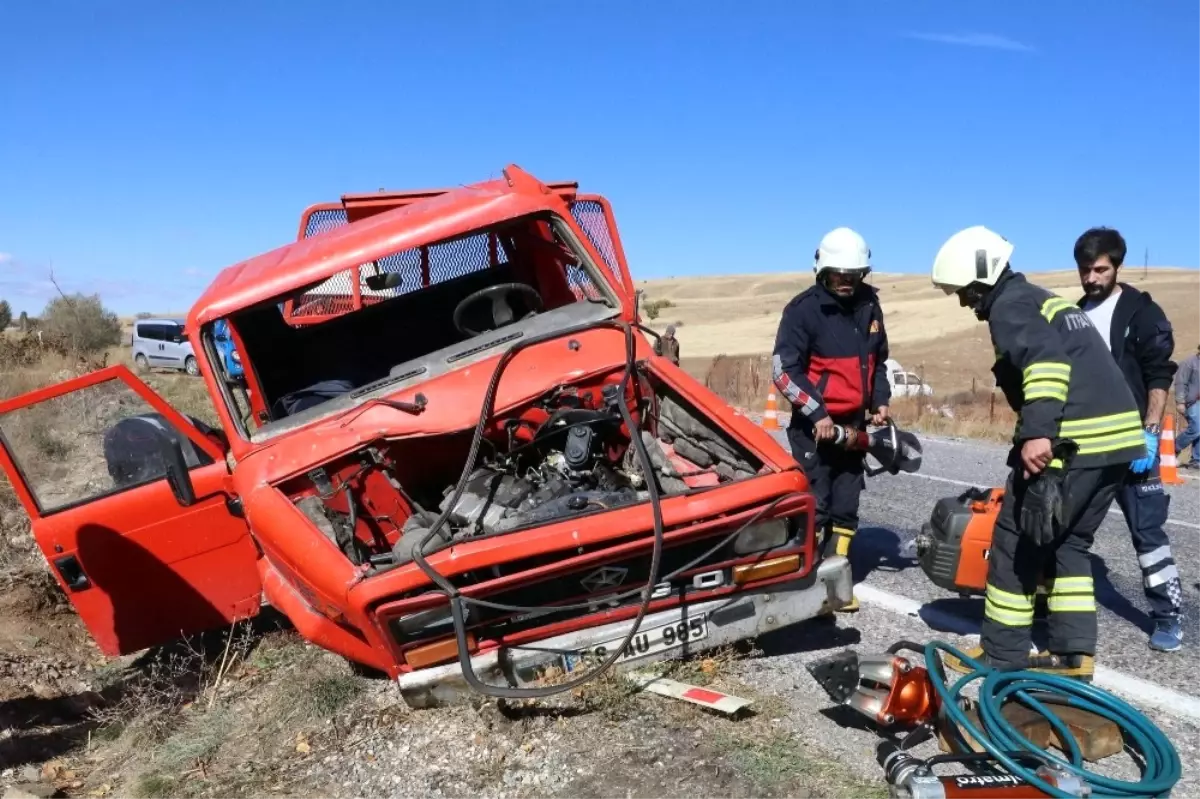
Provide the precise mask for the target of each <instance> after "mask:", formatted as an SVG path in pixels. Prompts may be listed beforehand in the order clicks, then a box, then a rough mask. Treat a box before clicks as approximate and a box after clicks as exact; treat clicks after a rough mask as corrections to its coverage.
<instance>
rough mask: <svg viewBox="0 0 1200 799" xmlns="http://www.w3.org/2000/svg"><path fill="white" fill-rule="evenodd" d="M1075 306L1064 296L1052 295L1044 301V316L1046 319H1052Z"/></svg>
mask: <svg viewBox="0 0 1200 799" xmlns="http://www.w3.org/2000/svg"><path fill="white" fill-rule="evenodd" d="M1074 307H1075V306H1074V305H1072V304H1071V303H1069V302H1067V301H1066V300H1064V299H1063V298H1062V297H1051V298H1050V299H1048V300H1046V301H1045V302H1043V303H1042V316H1043V317H1045V319H1046V321H1047V322H1049V321H1052V320H1053V319H1054V317H1056V316H1058V315H1059V314H1060V313H1062V312H1063V311H1066V310H1069V309H1071V308H1074Z"/></svg>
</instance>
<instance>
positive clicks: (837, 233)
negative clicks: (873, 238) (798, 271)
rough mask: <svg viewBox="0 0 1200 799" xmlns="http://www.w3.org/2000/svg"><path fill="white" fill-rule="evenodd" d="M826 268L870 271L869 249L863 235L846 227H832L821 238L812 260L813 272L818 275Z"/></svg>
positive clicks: (865, 272)
mask: <svg viewBox="0 0 1200 799" xmlns="http://www.w3.org/2000/svg"><path fill="white" fill-rule="evenodd" d="M826 269H832V270H834V271H837V272H857V273H858V274H860V275H865V274H867V273H868V272H870V271H871V250H870V248H868V247H867V242H866V241H864V240H863V237H862V236H860V235H858V233H856V232H855V231H853V230H851V229H850V228H848V227H839V228H834V229H833V230H831V231H829V232H828V233H826V234H825V235H824V236H823V237H822V238H821V243H820V244H818V245H817V252H816V255H815V256H814V260H813V272H815V273H816V275H817V276H818V277H820V275H821V273H822V272H824V271H825V270H826Z"/></svg>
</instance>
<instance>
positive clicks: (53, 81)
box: [0, 0, 1200, 313]
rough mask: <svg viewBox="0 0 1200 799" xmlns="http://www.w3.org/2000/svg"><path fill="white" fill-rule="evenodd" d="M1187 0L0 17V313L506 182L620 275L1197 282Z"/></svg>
mask: <svg viewBox="0 0 1200 799" xmlns="http://www.w3.org/2000/svg"><path fill="white" fill-rule="evenodd" d="M1198 31H1200V4H1197V3H1196V2H1195V0H1156V2H1147V3H1139V2H1130V0H1122V1H1120V2H1117V1H1115V0H1090V1H1089V2H1087V3H1084V2H1005V3H1001V2H987V3H985V2H971V3H967V2H916V1H914V2H890V3H888V2H883V0H875V1H874V2H865V1H861V2H851V1H848V2H840V3H817V2H802V1H800V0H796V1H795V2H778V3H766V2H746V3H740V4H736V5H735V4H733V3H719V4H718V3H697V2H693V3H682V2H656V3H634V2H615V1H614V2H608V3H601V2H593V3H552V2H541V3H535V2H526V1H525V0H508V1H507V2H500V0H494V1H493V2H457V3H456V2H449V0H447V2H439V3H433V2H426V3H416V2H411V3H405V2H383V1H382V0H379V1H376V0H356V2H352V3H332V2H329V1H328V0H325V1H324V2H319V3H318V2H310V0H287V1H286V2H285V1H284V0H276V1H275V2H268V1H267V0H259V1H258V2H241V3H235V2H226V1H225V0H212V2H204V3H162V2H149V1H148V0H147V1H143V0H111V1H110V2H99V1H98V0H76V2H65V1H57V0H44V1H43V0H9V2H6V3H4V4H3V6H2V7H0V59H2V64H3V69H2V70H0V112H2V113H0V253H3V255H0V262H2V263H0V296H5V297H7V298H9V299H10V301H11V302H12V304H13V306H14V307H15V308H16V309H17V310H21V309H27V310H29V311H30V312H31V313H34V312H37V311H38V310H40V308H41V306H42V305H43V304H44V302H45V300H46V299H47V298H48V296H50V293H51V292H52V291H53V289H52V287H50V286H49V285H48V283H47V282H46V276H47V272H48V270H49V268H51V267H52V268H53V270H54V274H55V276H56V278H57V279H58V281H59V282H60V284H61V285H62V286H63V288H64V289H66V290H67V291H74V290H81V291H87V292H91V291H99V292H100V293H101V294H102V296H103V297H104V298H105V301H106V303H107V304H109V305H110V306H111V307H113V308H114V309H117V310H119V311H122V312H133V311H138V310H157V311H164V310H185V309H186V308H187V306H188V305H189V304H190V302H191V301H192V300H193V299H194V298H195V297H196V296H197V294H198V293H199V292H200V291H201V290H202V289H203V287H204V285H205V284H206V283H207V281H208V279H210V278H211V277H212V276H213V275H215V274H216V272H217V271H218V270H219V269H221V268H222V267H224V266H227V265H229V264H232V263H235V262H237V261H239V260H242V259H244V258H246V257H249V256H252V255H255V254H257V253H260V252H263V251H266V250H269V249H272V248H274V247H276V246H278V245H280V244H283V243H286V242H287V241H289V240H290V239H291V238H292V237H294V235H295V229H296V223H297V219H298V217H299V214H300V211H301V210H302V209H303V208H304V207H305V206H307V205H309V204H310V203H313V202H318V201H323V200H333V199H336V198H337V197H338V196H339V195H341V194H342V193H344V192H353V191H371V190H374V189H377V188H380V187H385V186H386V187H388V188H417V187H422V188H423V187H428V186H442V185H453V184H459V183H468V182H472V181H475V180H479V179H485V178H488V177H492V176H495V175H497V174H498V172H499V170H500V169H501V168H502V167H503V166H504V165H505V164H507V163H510V162H515V163H518V164H520V165H521V166H523V167H525V168H526V169H528V170H530V171H531V172H533V173H534V174H535V175H537V176H539V177H542V178H543V179H546V180H560V179H577V180H579V181H581V183H582V184H583V186H584V187H585V188H586V189H588V190H593V191H598V192H600V193H602V194H605V195H607V196H608V197H609V199H610V200H611V201H612V202H613V204H614V206H615V210H616V213H617V218H618V221H619V223H620V225H621V230H622V233H623V236H624V241H625V246H626V252H627V254H628V256H629V258H630V260H631V266H632V269H633V271H634V274H635V276H636V277H639V278H641V277H665V276H670V275H683V274H720V273H730V272H741V271H777V270H795V269H809V268H811V258H812V252H813V249H814V248H815V246H816V242H817V240H818V239H819V238H820V236H821V234H822V233H824V232H825V231H826V230H828V229H830V228H833V227H836V226H838V225H850V226H852V227H854V228H856V229H857V230H859V231H860V232H861V233H863V235H864V236H866V238H867V241H868V243H869V244H870V245H871V247H872V249H873V251H874V260H875V263H876V268H877V269H879V270H883V271H914V272H920V271H924V270H926V269H928V266H929V263H930V261H931V259H932V257H933V254H934V253H935V252H936V250H937V247H938V246H939V244H940V243H941V242H942V240H944V239H945V238H946V237H947V236H948V235H950V234H951V233H953V232H954V231H955V230H957V229H959V228H962V227H965V226H967V225H972V224H978V223H982V224H987V225H989V226H991V227H993V228H995V229H997V230H999V231H1000V232H1002V233H1003V234H1005V235H1006V236H1008V237H1009V238H1010V239H1011V240H1012V241H1013V242H1014V244H1015V246H1016V252H1015V255H1014V262H1015V263H1016V264H1017V265H1018V267H1020V268H1025V269H1028V270H1038V269H1047V268H1063V267H1069V266H1071V246H1072V243H1073V242H1074V239H1075V237H1076V236H1077V235H1078V234H1079V233H1080V232H1082V231H1083V230H1084V229H1085V228H1087V227H1088V226H1091V225H1093V224H1108V225H1114V226H1116V227H1118V228H1120V229H1121V230H1122V232H1124V233H1125V234H1126V236H1127V238H1128V240H1129V244H1130V250H1131V254H1130V260H1131V261H1133V262H1135V263H1137V264H1140V263H1141V262H1142V258H1143V250H1144V249H1145V248H1147V247H1148V248H1149V250H1150V260H1151V261H1152V262H1153V263H1156V264H1171V265H1180V266H1196V265H1197V264H1198V263H1200V255H1198V252H1197V250H1198V247H1200V120H1198V114H1200V111H1198V107H1200V106H1198V101H1200V83H1198V75H1200V66H1198V52H1197V38H1198Z"/></svg>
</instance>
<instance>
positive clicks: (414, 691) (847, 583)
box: [398, 556, 854, 708]
mask: <svg viewBox="0 0 1200 799" xmlns="http://www.w3.org/2000/svg"><path fill="white" fill-rule="evenodd" d="M853 597H854V587H853V583H852V582H851V578H850V562H849V561H848V560H846V558H844V557H841V556H834V557H830V558H826V559H825V560H824V561H823V562H822V563H821V564H820V565H819V566H818V567H817V569H816V574H815V580H814V579H813V576H812V575H811V574H810V577H809V578H808V579H804V580H797V581H795V582H787V583H777V584H774V585H770V586H764V587H763V588H761V589H758V590H755V589H753V588H752V589H750V590H748V591H746V592H744V593H740V594H736V595H734V596H732V597H721V598H719V599H713V600H709V601H707V602H700V603H697V604H692V605H683V606H680V607H677V608H672V609H670V610H664V611H660V612H658V613H648V614H646V617H645V618H644V619H643V620H642V624H641V626H640V627H639V630H652V629H657V628H660V627H664V626H668V625H682V628H687V627H688V625H689V623H691V622H693V621H695V620H698V619H700V620H706V621H707V625H706V626H707V636H706V637H705V638H704V639H702V640H700V641H696V642H685V643H682V644H680V645H676V646H674V647H673V648H668V649H664V650H661V651H655V652H650V653H649V654H646V655H642V656H632V657H627V658H622V659H620V660H618V661H617V662H616V663H615V664H614V666H613V668H614V669H616V670H625V669H629V668H635V667H638V666H644V665H645V664H647V663H652V662H654V661H657V660H662V659H665V658H667V657H675V656H677V655H690V654H694V653H696V652H701V651H704V650H707V649H713V648H715V647H720V646H724V645H726V644H731V643H734V642H736V641H741V640H745V639H748V638H754V637H756V636H759V635H762V634H764V633H768V632H772V631H774V630H779V629H782V628H784V627H788V626H790V625H793V624H797V623H799V622H802V621H805V620H807V619H811V618H814V617H815V616H819V615H822V614H823V613H826V612H829V611H831V610H836V609H838V608H840V607H842V606H844V605H846V604H848V603H849V602H850V601H851V599H853ZM632 624H633V621H632V619H630V620H625V621H619V622H613V623H611V624H605V625H602V626H599V627H591V628H587V629H583V630H577V631H575V632H572V633H566V634H564V635H557V636H553V637H551V638H546V639H543V640H541V641H534V642H531V643H528V644H523V645H521V646H519V647H512V648H500V649H496V650H492V651H490V652H486V653H483V654H480V655H476V656H475V657H473V658H471V665H472V668H473V669H474V671H475V673H476V674H477V675H478V676H479V679H480V680H481V681H482V682H484V683H486V684H490V685H506V686H509V687H529V686H532V685H535V684H537V682H538V678H539V676H540V674H541V673H542V671H543V670H544V669H546V668H547V667H558V668H565V669H566V670H570V668H571V666H573V665H574V664H576V663H578V662H579V661H580V659H581V658H582V657H583V653H584V652H586V651H589V650H591V649H592V648H593V647H596V646H598V645H603V644H607V643H610V642H612V641H614V640H616V641H619V640H620V639H622V638H624V636H625V635H627V634H628V632H629V628H630V626H632ZM398 682H399V685H400V695H401V696H402V697H403V698H404V701H405V702H406V703H407V704H408V705H409V706H410V707H414V708H428V707H438V706H442V705H448V704H454V703H456V702H461V701H464V700H465V699H467V698H468V697H470V696H472V695H475V691H474V689H472V688H471V686H470V685H468V683H467V681H466V679H465V678H464V677H463V672H462V667H461V665H460V664H459V663H458V662H457V661H455V662H454V663H448V664H446V665H444V666H434V667H431V668H427V669H421V670H420V671H415V672H410V673H408V674H402V675H401V676H400V678H399V680H398Z"/></svg>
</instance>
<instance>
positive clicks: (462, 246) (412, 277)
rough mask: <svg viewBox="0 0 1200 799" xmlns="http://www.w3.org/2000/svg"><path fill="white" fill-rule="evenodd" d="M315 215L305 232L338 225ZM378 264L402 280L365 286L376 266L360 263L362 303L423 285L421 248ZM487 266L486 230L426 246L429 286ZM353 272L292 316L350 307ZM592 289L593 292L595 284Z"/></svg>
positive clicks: (500, 253)
mask: <svg viewBox="0 0 1200 799" xmlns="http://www.w3.org/2000/svg"><path fill="white" fill-rule="evenodd" d="M318 213H324V212H318ZM315 217H316V214H313V218H311V219H310V220H309V224H308V226H307V228H306V232H307V230H312V229H314V228H315V227H317V226H318V225H321V224H325V225H329V227H327V228H326V229H330V228H331V227H333V226H336V224H337V223H336V222H334V223H332V224H331V223H330V222H328V221H327V220H328V218H326V219H325V220H322V221H321V222H314V220H315ZM343 217H344V214H343ZM343 224H344V222H343ZM316 232H317V233H320V232H323V231H321V230H316ZM507 260H508V259H507V256H506V254H505V252H504V249H503V248H502V247H500V246H499V245H497V247H496V263H497V264H503V263H506V262H507ZM377 263H378V265H379V270H378V271H380V272H395V273H398V274H400V276H401V278H402V280H403V282H402V283H401V285H399V286H397V287H396V288H391V289H371V288H368V287H367V285H366V284H365V283H363V282H362V281H363V280H364V279H365V278H367V277H368V276H369V275H373V274H375V272H376V269H375V266H374V265H372V264H369V263H367V264H362V265H360V266H359V267H358V269H357V271H358V274H359V294H360V296H361V297H362V301H363V304H364V305H369V304H371V303H373V302H379V301H381V300H385V299H389V298H391V297H398V296H400V295H402V294H407V293H409V292H410V291H417V290H420V289H422V288H424V287H425V274H424V268H423V265H422V259H421V251H420V249H413V250H404V251H402V252H398V253H393V254H392V255H388V256H386V257H384V258H380V259H379V260H378V261H377ZM490 266H491V254H490V251H489V247H488V235H487V234H486V233H480V234H477V235H474V236H467V237H465V238H461V239H457V240H455V241H448V242H445V243H443V244H435V245H432V246H431V247H429V260H428V267H429V276H428V281H429V285H431V286H432V285H436V284H438V283H444V282H446V281H447V280H454V279H455V278H458V277H462V276H463V275H468V274H470V273H472V272H478V271H480V270H483V269H487V268H488V267H490ZM353 275H354V270H347V271H345V272H339V273H338V274H336V275H334V276H333V277H331V278H329V279H328V280H326V281H324V282H323V283H320V284H319V285H317V286H314V287H313V288H311V289H309V290H308V291H307V292H305V294H304V296H303V297H301V298H300V300H299V301H297V302H296V304H295V306H294V308H293V310H292V314H291V316H292V318H293V319H304V318H305V317H324V316H330V315H336V314H340V313H345V312H347V311H351V310H353V302H354V300H353V296H352V292H353V282H352V281H353ZM585 279H586V277H585ZM592 290H593V291H594V287H593V289H592Z"/></svg>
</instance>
